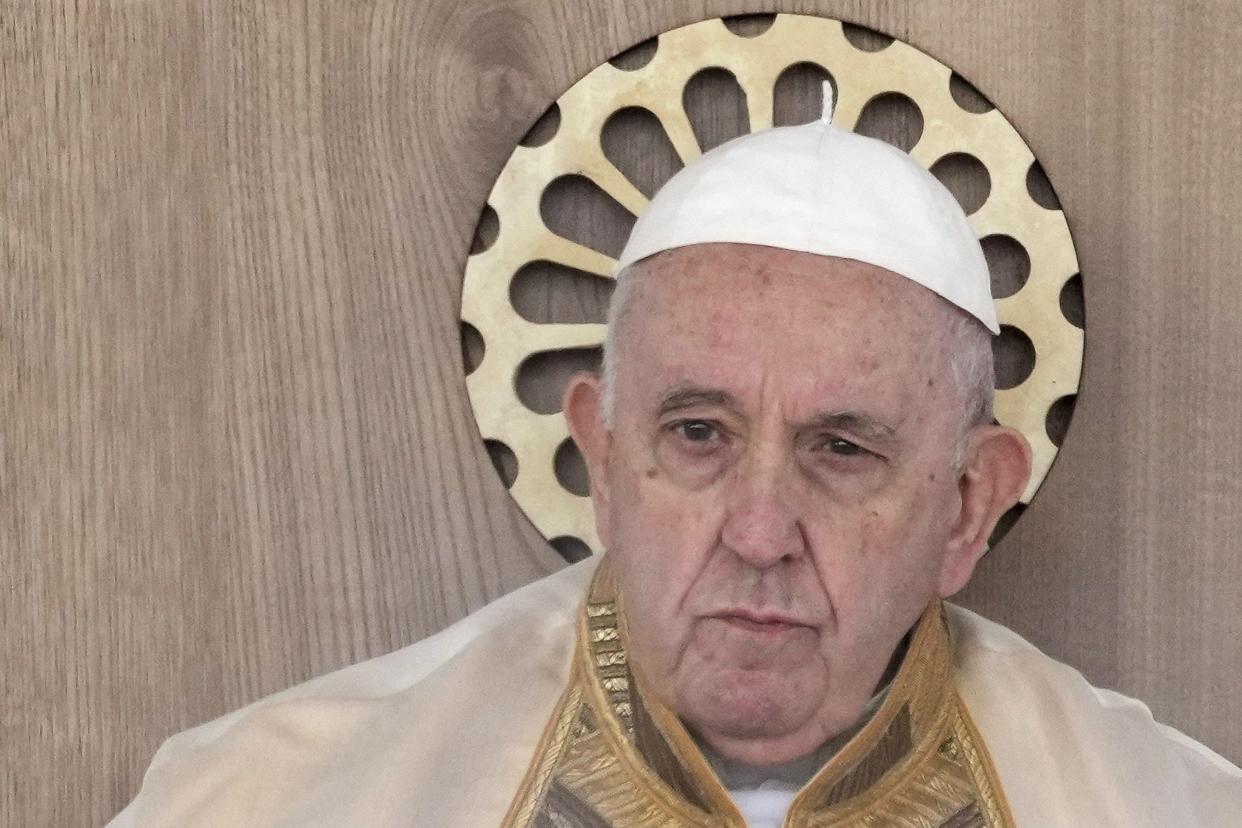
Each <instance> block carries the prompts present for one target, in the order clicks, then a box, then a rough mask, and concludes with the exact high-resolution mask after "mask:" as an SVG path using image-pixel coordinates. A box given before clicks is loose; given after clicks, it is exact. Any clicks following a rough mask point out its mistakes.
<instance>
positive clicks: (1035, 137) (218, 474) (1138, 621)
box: [0, 0, 1242, 825]
mask: <svg viewBox="0 0 1242 828" xmlns="http://www.w3.org/2000/svg"><path fill="white" fill-rule="evenodd" d="M1183 5H1185V4H1147V3H1139V2H1134V3H1131V4H1124V3H1118V2H1099V3H1092V4H1081V3H1079V2H1077V0H1048V1H1047V2H1038V3H1032V2H1014V0H1004V1H1003V2H996V1H993V2H978V3H963V2H961V0H932V1H931V2H925V3H920V4H917V6H915V5H914V4H911V6H910V7H907V5H906V4H903V3H894V2H883V1H881V0H876V2H865V1H864V0H858V2H800V3H799V2H790V3H782V4H779V8H780V9H781V10H785V11H802V12H814V13H821V14H827V15H830V16H837V17H843V18H845V19H848V20H853V21H856V22H858V23H862V24H866V25H870V26H873V27H875V28H878V29H881V30H884V31H887V32H890V33H892V34H894V35H897V36H899V37H901V38H903V39H905V40H908V41H910V42H912V43H913V44H914V45H916V46H918V47H920V48H922V49H924V50H925V51H928V52H930V53H931V54H932V55H934V56H936V57H938V58H939V59H941V60H942V61H944V62H946V63H948V64H950V65H951V66H953V67H954V68H955V69H957V70H958V71H959V72H961V73H962V74H963V75H964V76H965V77H967V78H969V79H971V80H972V81H973V82H974V83H975V84H976V85H977V86H978V87H979V88H980V89H982V90H983V91H984V92H985V93H986V94H987V95H988V96H990V97H991V98H992V99H993V100H994V101H997V102H998V103H999V104H1000V105H1001V107H1002V109H1004V111H1005V112H1006V113H1007V115H1008V116H1009V117H1010V118H1011V120H1013V121H1014V123H1015V124H1016V125H1017V127H1018V128H1019V130H1020V131H1022V132H1023V134H1024V135H1025V136H1026V138H1027V139H1028V141H1029V142H1030V143H1031V145H1032V147H1033V148H1034V150H1035V152H1036V154H1037V155H1038V156H1039V157H1040V158H1041V160H1042V161H1043V163H1044V166H1045V167H1046V169H1047V171H1048V174H1049V176H1050V177H1051V179H1052V181H1053V184H1054V185H1055V186H1056V188H1057V192H1058V194H1059V195H1060V197H1061V201H1062V203H1063V204H1064V205H1065V207H1066V209H1067V211H1068V214H1069V216H1070V220H1071V226H1072V229H1073V231H1074V233H1075V237H1076V240H1077V242H1078V245H1079V257H1080V260H1081V262H1082V266H1083V271H1084V274H1085V275H1084V282H1085V289H1086V306H1087V314H1088V334H1087V357H1086V377H1085V385H1084V392H1083V394H1082V396H1081V397H1080V401H1079V403H1078V406H1077V413H1076V416H1075V420H1074V423H1073V426H1072V428H1071V430H1070V432H1069V435H1068V437H1067V438H1066V442H1065V448H1064V451H1063V453H1062V456H1061V459H1060V460H1058V462H1057V465H1056V466H1055V467H1054V469H1053V471H1052V474H1051V476H1050V478H1049V481H1048V484H1047V485H1046V486H1045V488H1044V490H1043V492H1042V493H1041V494H1040V496H1039V497H1038V498H1037V500H1036V501H1035V504H1034V505H1033V506H1032V507H1031V508H1030V509H1029V510H1028V511H1027V513H1026V515H1025V516H1024V517H1023V519H1022V520H1021V522H1020V523H1018V524H1017V527H1016V528H1015V529H1014V530H1013V531H1012V532H1011V533H1010V534H1009V536H1008V537H1007V538H1006V539H1005V541H1004V542H1003V543H1002V544H1001V546H1000V547H999V548H998V549H997V550H996V552H995V553H994V554H993V555H992V556H991V558H990V559H989V561H988V562H987V564H986V565H985V567H984V569H983V571H982V573H981V574H980V576H979V579H978V581H977V583H976V584H975V585H974V586H973V587H972V588H971V590H970V591H969V593H968V595H967V596H966V603H968V604H969V605H971V606H974V607H977V608H980V609H981V610H983V611H984V612H986V613H988V614H990V615H991V616H993V617H996V618H998V619H1000V620H1002V621H1005V622H1007V623H1009V624H1011V625H1012V626H1014V627H1015V628H1016V629H1018V630H1019V631H1020V632H1022V633H1024V634H1026V635H1027V636H1029V637H1030V638H1032V639H1033V640H1035V641H1036V642H1037V643H1039V644H1041V645H1043V646H1045V647H1046V648H1047V649H1048V650H1049V651H1050V652H1052V653H1054V654H1055V655H1057V656H1059V657H1062V658H1064V659H1066V660H1068V661H1070V662H1072V663H1074V664H1076V665H1079V666H1080V667H1081V668H1082V669H1083V670H1084V671H1085V672H1086V674H1087V675H1088V676H1089V677H1090V678H1091V679H1092V680H1093V681H1095V682H1097V683H1100V684H1103V685H1106V686H1109V687H1115V688H1119V689H1121V690H1123V691H1126V692H1128V693H1132V694H1136V695H1139V696H1141V697H1143V698H1145V699H1147V700H1148V701H1149V702H1150V703H1151V705H1152V707H1153V709H1154V711H1155V712H1156V714H1157V716H1158V717H1160V718H1162V719H1164V720H1166V721H1168V722H1170V723H1172V724H1174V725H1176V726H1178V727H1180V728H1182V729H1184V730H1186V731H1187V732H1188V733H1190V734H1191V735H1193V736H1195V737H1198V738H1201V739H1203V740H1205V741H1206V742H1208V744H1210V745H1211V746H1213V747H1215V748H1216V749H1218V750H1220V751H1221V752H1223V753H1224V754H1225V755H1226V756H1228V757H1230V758H1231V759H1233V760H1234V761H1238V760H1242V683H1240V682H1239V681H1238V675H1239V672H1240V671H1242V645H1240V644H1239V627H1240V626H1242V555H1240V554H1239V551H1238V540H1237V538H1238V537H1239V535H1242V512H1240V511H1239V510H1238V509H1237V507H1236V504H1237V503H1238V502H1239V500H1242V474H1240V473H1239V471H1238V470H1239V469H1240V468H1242V408H1240V406H1239V404H1238V401H1239V398H1240V396H1242V374H1240V372H1239V369H1238V365H1237V361H1238V359H1239V354H1240V353H1242V323H1239V321H1238V319H1239V314H1240V312H1242V285H1240V284H1239V279H1238V271H1239V259H1240V258H1242V255H1240V254H1242V239H1240V238H1239V230H1238V226H1239V222H1242V172H1240V169H1242V165H1239V163H1238V160H1237V158H1236V153H1237V150H1236V146H1237V136H1238V135H1239V134H1240V133H1242V96H1240V95H1239V94H1238V90H1239V89H1240V88H1242V61H1239V60H1238V59H1237V57H1236V41H1235V38H1236V35H1237V32H1238V31H1240V30H1242V13H1240V12H1239V11H1238V10H1237V6H1236V5H1235V4H1233V3H1232V2H1230V0H1216V1H1215V2H1201V3H1198V4H1194V5H1193V8H1192V7H1191V6H1189V5H1185V8H1183ZM777 7H778V4H773V3H770V2H750V3H742V2H674V0H666V1H665V2H649V3H637V2H629V3H624V4H623V3H618V2H613V1H612V0H574V1H573V2H568V1H567V0H556V1H555V2H549V0H472V1H469V2H466V1H464V0H402V2H395V3H394V2H362V0H358V2H350V3H340V2H330V0H307V2H304V3H294V2H291V1H290V0H266V2H259V0H238V2H235V3H231V4H223V3H188V2H173V0H146V1H145V2H143V1H140V0H132V1H131V2H116V3H112V4H93V3H78V4H71V3H64V4H51V3H36V2H34V0H7V2H6V3H4V5H3V6H0V267H3V273H2V276H0V291H2V292H0V309H2V310H0V313H2V314H3V315H2V316H0V366H3V368H2V369H0V400H3V406H4V407H3V409H2V410H0V417H2V419H0V422H2V424H3V426H2V428H3V431H2V432H0V434H2V437H0V487H2V488H0V491H2V497H0V602H2V603H0V824H4V825H42V824H48V825H89V824H97V823H99V822H102V821H103V820H104V819H106V818H107V817H108V816H110V815H111V814H112V813H114V812H115V811H116V810H117V809H118V808H120V807H121V805H122V804H123V803H124V802H125V801H126V800H127V799H128V798H130V797H131V796H132V795H133V793H134V792H135V790H136V787H137V785H138V781H139V778H140V774H141V771H142V769H143V767H145V765H146V763H147V762H148V760H149V758H150V756H151V754H152V752H153V751H154V749H155V747H156V746H157V744H158V743H159V742H160V741H161V740H162V739H163V738H165V737H166V736H167V735H169V734H171V733H172V732H174V731H176V730H179V729H181V728H183V727H186V726H188V725H191V724H194V723H197V722H199V721H202V720H204V719H207V718H210V717H213V716H215V715H217V714H220V713H223V712H225V711H227V710H229V709H232V708H234V707H236V706H238V705H240V704H243V703H245V702H247V701H250V700H252V699H255V698H257V697H259V696H261V695H264V694H266V693H269V692H271V691H274V690H277V689H279V688H282V687H285V686H287V685H289V684H291V683H294V682H296V681H299V680H301V679H303V678H306V677H309V676H311V675H313V674H317V673H321V672H324V671H327V670H329V669H332V668H333V667H337V666H339V665H343V664H346V663H348V662H352V661H355V660H358V659H361V658H365V657H367V656H369V655H373V654H377V653H380V652H384V651H387V650H390V649H392V648H395V647H398V646H400V645H403V644H406V643H409V642H411V641H414V640H416V639H418V638H420V637H422V636H425V635H427V634H429V633H431V632H433V631H434V630H436V629H439V628H441V627H443V626H444V625H446V624H448V623H449V622H451V621H452V620H454V619H456V618H459V617H461V616H462V615H463V614H465V613H467V612H468V611H470V610H472V609H475V608H477V607H479V606H480V605H482V604H483V603H484V602H486V601H487V600H489V599H491V598H494V597H496V596H498V595H500V594H502V593H504V592H505V591H507V590H509V589H512V588H513V587H515V586H517V585H519V584H522V583H524V582H526V581H529V580H531V579H532V578H535V577H537V576H538V575H540V574H541V573H544V572H547V571H550V570H552V569H554V568H555V567H557V566H559V565H560V560H561V559H560V558H559V556H558V555H557V554H556V553H555V552H554V551H553V550H551V549H550V548H548V547H547V545H546V544H544V543H543V542H542V541H541V540H540V539H539V538H538V537H537V536H536V535H535V534H534V533H533V531H532V530H531V529H530V528H529V527H528V526H527V524H526V523H525V521H524V519H523V518H522V516H521V515H520V513H519V512H518V511H517V509H516V507H515V506H514V505H513V504H512V503H511V502H510V501H509V499H508V497H507V495H506V493H505V491H504V488H503V485H502V483H501V482H500V480H499V479H498V477H497V475H496V474H495V473H494V472H493V470H492V467H491V464H490V463H489V459H488V454H487V451H486V450H485V448H484V447H483V446H482V445H481V443H480V441H479V440H478V437H477V433H476V432H475V430H474V426H473V424H472V420H471V417H470V413H469V406H468V402H467V400H466V395H465V389H464V383H463V380H462V371H461V348H460V345H459V330H458V324H457V311H458V298H459V290H460V278H461V273H462V269H463V265H464V260H465V256H466V253H467V250H468V249H469V247H470V243H471V236H472V234H473V231H474V225H475V221H476V218H477V216H478V214H479V210H480V209H481V207H482V205H483V201H484V198H485V196H486V193H487V190H488V188H489V186H490V184H491V181H492V179H493V178H494V176H495V174H496V172H497V171H498V170H499V168H500V166H501V164H502V163H503V162H504V160H505V158H506V156H507V153H508V151H509V149H510V148H511V147H512V145H513V144H514V143H515V142H516V141H517V140H518V139H519V138H520V137H521V136H522V135H523V134H524V133H525V132H526V131H527V129H528V128H529V127H530V126H531V124H532V123H533V122H534V121H535V119H536V118H537V117H538V115H539V114H540V113H541V112H542V111H543V110H544V108H545V107H546V106H547V105H548V103H549V102H550V101H552V100H554V99H555V97H556V96H557V95H559V94H560V93H561V92H562V91H563V90H564V89H565V88H567V87H568V86H569V85H570V84H571V83H572V82H573V81H574V80H575V79H576V78H578V77H579V76H581V75H582V74H584V73H585V72H586V71H588V70H589V69H590V68H592V67H593V66H595V65H597V64H599V63H600V62H602V61H603V60H605V59H607V58H608V57H609V56H611V55H613V54H614V53H616V52H618V51H620V50H622V49H623V48H625V47H627V46H629V45H631V44H633V43H637V42H639V41H641V40H644V39H646V38H648V37H650V36H651V35H652V34H654V33H656V32H658V31H660V30H663V29H667V28H671V27H673V26H676V25H680V24H683V23H688V22H692V21H694V20H698V19H702V18H704V17H710V16H718V15H726V14H735V13H740V12H753V11H759V10H762V9H769V8H777ZM718 112H720V113H724V114H720V117H721V118H725V117H727V113H726V112H725V110H724V109H720V110H718ZM584 301H587V300H584Z"/></svg>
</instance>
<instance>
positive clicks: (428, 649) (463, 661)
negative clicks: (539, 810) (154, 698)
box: [113, 559, 595, 828]
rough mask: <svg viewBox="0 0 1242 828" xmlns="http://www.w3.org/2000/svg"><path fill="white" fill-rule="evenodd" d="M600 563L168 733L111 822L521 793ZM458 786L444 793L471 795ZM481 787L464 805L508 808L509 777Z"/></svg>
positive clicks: (208, 820)
mask: <svg viewBox="0 0 1242 828" xmlns="http://www.w3.org/2000/svg"><path fill="white" fill-rule="evenodd" d="M594 565H595V560H594V559H590V560H588V561H584V562H582V563H580V564H576V565H574V566H571V567H568V568H566V569H564V570H562V571H560V572H558V573H556V574H554V575H551V576H548V577H546V578H543V579H541V580H539V581H536V582H535V583H533V584H530V585H528V586H525V587H522V588H521V589H518V590H516V591H514V592H512V593H510V594H509V595H506V596H504V597H502V598H500V599H498V600H497V601H494V602H492V603H491V604H488V605H487V606H486V607H484V608H482V609H480V610H479V611H477V612H475V613H473V614H472V615H470V616H468V617H466V618H465V619H462V620H461V621H459V622H458V623H456V624H454V625H453V626H451V627H449V628H447V629H445V630H443V631H442V632H440V633H437V634H436V635H433V636H431V637H429V638H427V639H424V640H422V641H420V642H418V643H416V644H413V645H411V646H408V647H406V648H404V649H401V650H397V651H396V652H393V653H389V654H387V655H384V656H380V657H378V658H374V659H371V660H369V661H365V662H361V663H359V664H355V665H353V666H350V667H346V668H344V669H342V670H338V671H336V672H334V673H330V674H328V675H325V676H321V677H319V678H317V679H313V680H311V681H309V682H306V683H305V684H301V685H298V686H296V687H293V688H290V689H288V690H285V691H283V692H281V693H277V694H275V695H273V696H270V697H268V698H266V699H262V700H260V701H258V702H255V703H254V704H251V705H249V706H247V707H244V708H242V709H240V710H238V711H235V712H233V713H230V714H228V715H226V716H223V717H221V718H219V719H216V720H214V721H211V722H208V723H206V724H204V725H200V726H198V727H195V728H192V729H190V730H187V731H185V732H183V733H180V734H178V735H176V736H174V737H172V738H171V739H169V740H168V741H167V742H165V744H164V745H163V746H162V747H161V748H160V750H159V751H158V752H157V753H156V756H155V759H154V760H153V761H152V763H151V767H150V768H149V769H148V771H147V773H146V775H145V777H144V780H143V787H142V790H141V792H140V793H139V795H138V797H137V798H136V799H135V800H134V802H132V803H131V804H130V806H129V807H128V808H126V809H125V811H123V812H122V813H121V814H120V815H119V816H118V817H117V818H116V820H115V822H114V823H113V825H114V826H116V828H125V827H126V826H131V825H155V824H161V825H162V824H184V825H188V824H194V825H205V824H230V823H232V824H241V823H240V822H235V820H237V819H241V821H242V822H245V823H248V824H266V823H268V822H271V823H282V824H283V823H297V824H333V823H334V821H335V824H345V823H348V824H354V825H359V824H371V822H372V821H374V822H375V823H376V824H380V823H387V822H390V821H405V822H409V821H410V817H412V816H414V815H416V814H421V813H422V812H420V811H418V810H416V809H418V808H420V807H424V808H425V803H426V802H429V801H431V800H432V799H435V798H436V797H434V796H428V795H427V792H428V791H433V790H435V789H436V788H435V787H434V786H435V785H437V783H439V784H441V785H443V784H444V783H445V782H446V781H448V780H446V778H445V775H446V774H447V773H463V772H472V773H475V774H477V775H478V777H479V778H480V779H482V778H487V777H488V776H490V777H491V778H492V779H493V780H495V779H497V778H504V777H505V775H506V774H507V775H510V776H513V777H514V778H513V779H512V784H511V785H510V786H509V787H511V788H513V789H516V786H517V784H518V782H519V777H520V774H521V773H522V772H523V771H524V770H525V765H524V762H525V760H526V759H528V758H529V756H530V753H531V751H533V747H534V743H535V741H537V739H538V735H539V733H540V732H541V731H542V728H543V726H544V724H545V722H546V720H547V718H548V716H549V715H550V714H551V710H552V707H553V706H554V704H555V702H556V699H557V697H558V696H559V691H560V689H561V688H562V687H563V686H564V684H565V682H566V680H567V676H568V669H569V662H570V653H571V650H572V646H573V640H574V624H575V618H576V610H577V608H578V606H579V604H580V602H581V600H582V596H583V595H584V594H585V591H586V586H587V583H588V582H589V580H590V577H591V573H592V571H593V569H594ZM526 742H530V745H529V746H528V748H529V749H527V750H526V751H525V754H524V758H522V759H521V761H519V754H520V753H521V752H522V747H523V746H524V745H525V743H526ZM497 743H502V745H501V747H500V748H499V749H497V747H496V744H497ZM471 763H475V764H476V765H477V766H476V767H471ZM456 782H457V784H456V785H455V786H454V785H450V786H449V788H450V789H453V790H461V791H462V792H463V794H465V793H466V792H468V791H469V789H470V785H469V784H466V780H464V779H460V778H459V779H457V780H456ZM489 791H490V794H488V795H485V796H483V798H482V799H480V800H479V801H477V802H475V803H474V805H473V806H471V807H474V808H477V809H483V810H478V811H477V813H478V814H479V815H480V816H482V815H483V814H485V813H490V812H489V811H487V810H486V809H489V808H490V809H495V808H499V809H500V812H501V813H503V809H504V808H505V807H506V806H507V804H508V803H507V799H508V797H509V796H511V795H512V790H507V789H505V785H499V786H498V785H495V784H493V785H491V786H489ZM442 792H443V788H441V793H442ZM489 797H490V798H489ZM420 800H421V801H422V802H423V803H424V804H423V805H420ZM360 812H364V813H366V816H367V819H366V820H365V821H361V822H360V821H359V813H360ZM260 814H262V815H263V816H262V817H260V816H259V815H260ZM415 821H418V820H415ZM497 821H498V820H497Z"/></svg>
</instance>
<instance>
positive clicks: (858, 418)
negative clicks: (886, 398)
mask: <svg viewBox="0 0 1242 828" xmlns="http://www.w3.org/2000/svg"><path fill="white" fill-rule="evenodd" d="M809 425H810V427H812V428H824V429H841V430H843V431H851V432H853V433H855V434H857V435H859V436H860V437H863V438H865V439H868V440H875V441H877V442H887V441H890V440H892V439H893V438H894V437H896V435H897V429H895V428H893V427H892V426H890V425H887V424H885V423H882V422H880V421H879V420H877V419H876V418H875V417H872V416H871V415H870V414H865V413H863V412H861V411H832V412H827V413H824V414H819V415H816V416H815V417H812V418H811V421H810V423H809Z"/></svg>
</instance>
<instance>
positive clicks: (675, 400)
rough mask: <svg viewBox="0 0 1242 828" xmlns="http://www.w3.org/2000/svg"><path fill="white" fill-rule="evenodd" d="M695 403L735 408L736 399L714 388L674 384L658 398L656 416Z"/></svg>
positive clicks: (679, 409)
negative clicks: (658, 403)
mask: <svg viewBox="0 0 1242 828" xmlns="http://www.w3.org/2000/svg"><path fill="white" fill-rule="evenodd" d="M697 405H717V406H724V407H725V408H730V409H733V410H737V408H738V406H737V401H736V400H735V399H734V398H733V395H731V394H729V393H727V392H725V391H720V390H717V389H714V388H703V387H701V386H698V385H689V384H681V385H677V386H674V387H673V388H672V390H670V391H669V392H668V393H666V394H665V395H664V396H663V397H662V398H661V399H660V405H659V407H658V408H657V409H656V416H659V417H663V416H664V415H665V414H668V413H670V412H673V411H681V410H682V409H685V408H693V407H695V406H697Z"/></svg>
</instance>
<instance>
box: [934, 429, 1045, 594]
mask: <svg viewBox="0 0 1242 828" xmlns="http://www.w3.org/2000/svg"><path fill="white" fill-rule="evenodd" d="M965 439H966V444H965V446H964V449H965V455H964V457H963V458H962V467H961V472H960V475H959V477H958V491H959V493H960V495H961V512H959V513H958V516H957V521H956V523H955V524H954V526H953V531H952V533H951V534H950V535H949V541H948V545H947V548H946V554H945V557H944V562H943V563H942V564H941V568H940V585H939V589H940V597H942V598H947V597H949V596H950V595H952V594H954V593H955V592H957V591H959V590H960V589H961V588H962V587H964V586H966V582H967V581H969V580H970V576H971V575H972V574H973V573H974V571H975V565H976V564H977V563H979V559H980V558H982V557H983V553H984V552H985V551H986V550H987V542H988V537H990V536H991V534H992V530H993V529H995V528H996V522H997V521H998V520H1000V518H1001V515H1003V514H1005V512H1006V511H1008V510H1009V508H1010V507H1011V506H1013V505H1014V504H1015V503H1017V502H1018V498H1019V497H1021V495H1022V490H1023V489H1024V488H1026V481H1027V479H1028V478H1029V477H1030V475H1031V446H1030V444H1029V443H1027V441H1026V438H1025V437H1023V436H1022V434H1021V433H1019V432H1017V431H1014V430H1013V429H1012V428H1007V427H1005V426H1000V425H984V426H975V427H974V428H973V429H971V431H970V433H969V434H967V435H966V438H965Z"/></svg>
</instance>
